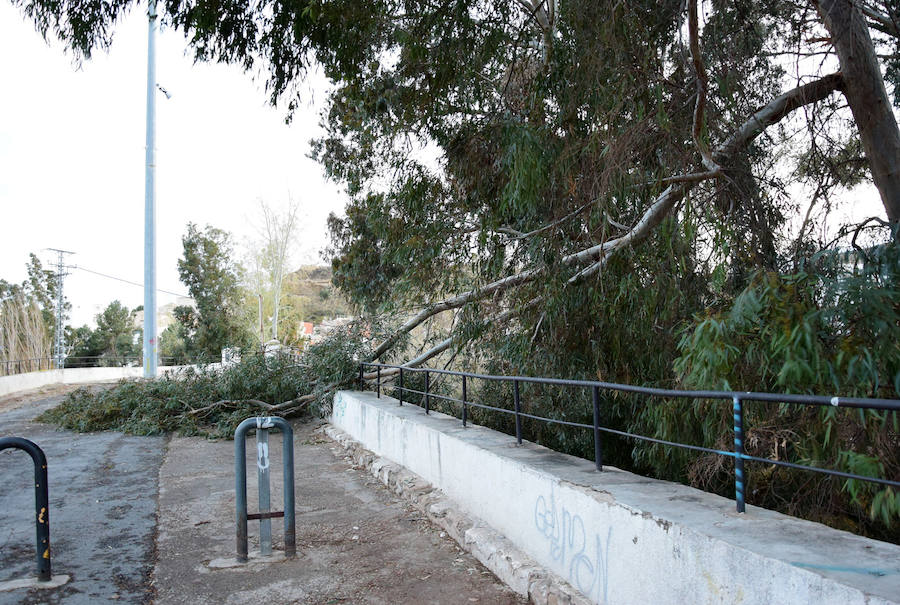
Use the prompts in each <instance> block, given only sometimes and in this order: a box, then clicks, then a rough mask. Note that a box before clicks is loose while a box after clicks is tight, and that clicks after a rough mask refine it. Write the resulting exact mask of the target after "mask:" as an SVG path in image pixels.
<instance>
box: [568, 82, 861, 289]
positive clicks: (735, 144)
mask: <svg viewBox="0 0 900 605" xmlns="http://www.w3.org/2000/svg"><path fill="white" fill-rule="evenodd" d="M842 85H843V79H842V78H841V74H840V72H837V73H833V74H829V75H827V76H825V77H823V78H820V79H819V80H815V81H813V82H810V83H809V84H804V85H803V86H798V87H797V88H794V89H791V90H789V91H788V92H786V93H784V94H782V95H779V96H778V97H776V98H775V99H773V100H772V101H771V102H770V103H768V104H767V105H766V106H765V107H763V108H761V109H759V110H757V111H756V112H755V113H754V114H753V115H752V116H750V118H749V119H748V120H746V121H745V122H744V123H743V124H742V125H741V127H740V128H738V129H737V130H736V131H735V132H734V134H732V135H731V136H730V137H729V138H728V139H726V140H725V141H724V142H723V143H722V144H721V145H719V147H718V148H717V149H716V151H715V152H714V153H713V157H714V158H715V159H716V161H717V162H718V163H719V164H727V163H728V161H729V160H730V159H731V158H733V157H734V156H735V155H737V153H738V152H739V151H741V150H743V149H744V148H746V147H747V145H749V144H750V143H751V142H752V141H753V139H755V138H756V137H757V136H759V135H760V134H761V133H762V132H763V131H764V130H765V129H766V128H768V127H769V126H771V125H772V124H775V123H777V122H778V121H780V120H781V119H782V118H784V117H785V116H786V115H788V114H789V113H791V112H792V111H794V110H795V109H797V108H799V107H802V106H804V105H809V104H811V103H816V102H818V101H821V100H823V99H825V98H826V97H828V95H830V94H831V93H832V92H834V91H836V90H839V89H840V88H841V86H842ZM706 174H709V173H706ZM697 182H700V181H684V182H682V183H679V184H673V185H670V186H669V187H668V188H667V189H666V190H665V191H663V192H662V193H661V194H660V195H659V196H658V197H657V198H656V201H655V202H654V203H653V204H652V205H651V206H650V208H648V209H647V210H646V211H645V212H644V214H643V216H642V217H641V220H640V221H638V223H637V224H636V225H635V226H634V227H633V228H632V229H631V231H629V232H628V233H626V234H625V235H623V236H622V237H619V238H616V239H613V240H609V241H607V242H604V243H602V244H598V245H596V246H593V247H591V248H587V249H585V250H582V251H581V252H579V253H578V254H577V255H576V256H577V257H578V260H579V261H580V260H585V261H587V260H590V259H591V258H594V259H596V260H595V261H594V263H593V264H592V265H590V266H588V267H585V268H584V269H582V270H581V271H579V272H578V273H576V274H575V275H574V276H572V278H570V279H569V283H572V282H575V281H577V280H579V279H582V278H584V277H587V276H589V275H593V274H594V273H596V272H597V271H599V270H600V269H602V268H603V266H604V265H605V264H606V262H607V261H608V260H609V258H610V256H612V255H613V254H614V253H615V252H616V251H618V250H620V249H621V248H623V247H625V246H630V245H633V244H634V243H635V242H637V241H640V240H642V239H644V238H645V237H647V236H648V235H649V233H650V231H651V230H652V229H653V228H654V227H656V226H657V225H658V224H659V223H660V222H662V219H663V218H664V217H665V216H666V214H668V212H669V210H671V208H672V207H673V206H674V205H675V203H676V202H678V201H680V200H681V198H683V197H684V195H685V194H686V193H687V192H688V191H690V190H691V189H692V188H693V186H694V185H695V184H696V183H697ZM564 260H565V259H564Z"/></svg>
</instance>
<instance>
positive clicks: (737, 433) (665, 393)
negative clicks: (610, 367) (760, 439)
mask: <svg viewBox="0 0 900 605" xmlns="http://www.w3.org/2000/svg"><path fill="white" fill-rule="evenodd" d="M365 368H373V369H374V370H375V372H374V373H375V376H374V379H375V389H376V393H377V396H378V397H381V389H382V385H383V382H382V381H383V379H386V378H391V379H392V380H393V379H394V378H396V379H397V384H394V385H393V387H392V388H394V389H395V391H396V393H397V394H398V395H399V397H398V400H399V402H400V405H403V403H404V401H403V394H404V393H414V394H418V395H421V396H422V397H423V398H424V409H425V413H426V414H428V413H429V412H430V410H431V399H432V398H434V399H440V400H444V401H447V402H451V403H458V404H461V405H462V410H461V411H462V413H461V416H462V418H461V419H462V424H463V426H466V424H467V421H468V408H469V407H475V408H480V409H483V410H491V411H495V412H501V413H504V414H510V415H512V416H514V420H515V435H516V441H517V443H519V444H520V445H521V443H522V418H529V419H531V420H536V421H540V422H546V423H549V424H558V425H564V426H571V427H577V428H584V429H591V430H593V439H594V462H595V465H596V468H597V470H598V471H602V470H603V450H602V441H601V438H600V436H601V433H609V434H613V435H619V436H620V437H628V438H632V439H639V440H641V441H648V442H651V443H658V444H660V445H666V446H671V447H678V448H682V449H687V450H693V451H697V452H705V453H710V454H717V455H720V456H726V457H729V458H733V459H734V466H735V469H734V485H735V502H736V506H737V512H739V513H743V512H744V511H745V508H746V504H745V497H744V495H745V493H746V489H747V486H746V480H745V477H744V462H745V461H752V462H762V463H765V464H774V465H778V466H783V467H787V468H793V469H799V470H803V471H811V472H816V473H822V474H826V475H831V476H834V477H841V478H844V479H856V480H860V481H868V482H872V483H878V484H881V485H886V486H891V487H894V488H900V481H892V480H890V479H884V478H881V477H870V476H864V475H857V474H854V473H847V472H844V471H838V470H834V469H827V468H821V467H815V466H809V465H804V464H796V463H793V462H787V461H785V460H776V459H773V458H762V457H759V456H751V455H749V454H747V453H746V452H745V451H744V435H745V433H746V427H745V423H744V412H745V410H746V407H747V402H750V401H757V402H771V403H789V404H799V405H812V406H834V407H842V408H858V409H870V410H884V411H889V412H900V400H896V399H868V398H863V397H824V396H818V395H791V394H783V393H756V392H752V391H687V390H677V389H659V388H653V387H639V386H634V385H628V384H617V383H613V382H602V381H592V380H567V379H561V378H536V377H530V376H493V375H489V374H474V373H471V372H456V371H452V370H439V369H436V368H410V367H403V366H399V365H390V364H380V363H361V364H360V365H359V387H360V390H363V388H364V385H365V381H366V379H367V377H366V375H365V371H364V370H365ZM383 369H385V370H388V371H389V373H390V375H389V376H388V374H386V373H383V372H382V370H383ZM404 373H424V375H425V390H424V391H420V390H416V389H410V388H407V387H404V386H403V375H404ZM432 375H441V376H456V377H460V378H461V379H462V384H461V385H460V386H461V392H462V396H461V398H460V399H457V398H455V397H449V396H447V395H441V394H438V393H435V392H433V391H432V389H431V376H432ZM470 379H477V380H484V381H494V382H506V383H512V385H513V409H511V410H510V409H507V408H500V407H495V406H490V405H485V404H483V403H477V402H473V401H469V400H468V381H469V380H470ZM370 380H371V379H370ZM523 383H528V384H543V385H555V386H565V387H580V388H588V389H590V390H591V401H592V406H593V416H594V421H593V424H585V423H581V422H570V421H567V420H558V419H555V418H546V417H543V416H537V415H534V414H528V413H526V412H523V411H522V406H521V397H520V389H519V387H520V385H521V384H523ZM602 391H614V392H620V393H634V394H640V395H649V396H655V397H666V398H675V399H717V400H725V401H728V400H730V401H731V403H732V408H733V412H734V436H733V437H734V450H733V451H727V450H719V449H715V448H709V447H703V446H699V445H691V444H687V443H678V442H675V441H668V440H666V439H657V438H656V437H650V436H647V435H637V434H635V433H629V432H627V431H620V430H617V429H613V428H609V427H604V426H601V425H600V394H601V392H602Z"/></svg>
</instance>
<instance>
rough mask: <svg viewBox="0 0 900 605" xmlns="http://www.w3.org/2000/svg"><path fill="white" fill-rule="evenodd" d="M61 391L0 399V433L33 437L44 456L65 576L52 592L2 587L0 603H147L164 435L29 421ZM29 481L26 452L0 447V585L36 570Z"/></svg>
mask: <svg viewBox="0 0 900 605" xmlns="http://www.w3.org/2000/svg"><path fill="white" fill-rule="evenodd" d="M59 390H60V389H58V388H57V389H51V392H52V391H57V392H58V391H59ZM62 398H63V396H62V395H51V396H49V397H48V396H47V395H43V396H41V395H38V396H35V397H33V398H31V399H30V400H29V399H28V398H26V399H21V400H18V401H16V400H15V399H14V398H4V400H0V436H4V437H7V436H8V437H13V436H15V437H25V438H26V439H30V440H32V441H34V442H35V443H37V444H38V445H39V446H40V447H41V448H42V449H43V450H44V453H45V454H46V455H47V470H48V473H49V477H48V484H49V489H50V544H51V548H52V553H53V558H52V564H53V572H54V575H56V574H68V575H69V576H70V577H71V580H70V581H69V582H68V583H67V584H65V585H64V586H61V587H59V588H55V589H41V590H30V591H29V590H26V589H19V590H13V591H4V592H0V605H14V604H19V603H23V604H24V603H63V604H65V605H81V604H84V605H89V604H94V603H115V602H118V603H123V602H124V603H146V602H149V599H150V597H151V596H152V593H151V592H150V591H149V578H150V574H151V572H152V570H153V554H154V534H155V531H156V493H157V478H158V476H159V474H158V469H159V466H160V464H161V463H162V458H163V451H164V449H165V439H164V438H162V437H131V436H127V435H122V434H121V433H84V434H78V433H70V432H68V431H57V430H56V429H55V428H54V427H53V426H49V425H45V424H40V423H37V422H34V421H33V418H34V417H35V416H37V415H39V414H40V413H41V412H43V411H44V410H46V409H48V408H50V407H53V406H54V405H56V404H58V403H59V402H60V401H61V400H62ZM10 403H13V404H16V405H20V407H16V408H14V409H10V407H12V406H11V405H10ZM4 410H5V411H4ZM32 480H33V466H32V463H31V458H30V457H29V456H28V454H26V453H25V452H22V451H20V450H12V449H8V450H4V451H2V452H0V481H2V486H3V488H2V489H0V582H2V581H6V580H13V579H20V578H27V577H30V576H32V575H33V574H34V569H35V563H34V548H35V539H34V488H33V484H32Z"/></svg>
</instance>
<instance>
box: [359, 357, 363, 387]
mask: <svg viewBox="0 0 900 605" xmlns="http://www.w3.org/2000/svg"><path fill="white" fill-rule="evenodd" d="M359 390H360V391H362V390H363V364H362V362H360V364H359Z"/></svg>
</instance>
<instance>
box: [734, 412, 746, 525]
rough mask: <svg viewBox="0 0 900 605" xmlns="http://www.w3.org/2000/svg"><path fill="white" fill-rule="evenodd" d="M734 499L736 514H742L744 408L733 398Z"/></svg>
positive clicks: (743, 504)
mask: <svg viewBox="0 0 900 605" xmlns="http://www.w3.org/2000/svg"><path fill="white" fill-rule="evenodd" d="M733 401H734V454H735V457H734V499H735V502H736V504H737V512H739V513H743V512H744V511H745V509H746V505H745V503H744V490H745V487H746V486H745V484H744V458H743V456H744V408H743V406H742V405H741V400H740V398H738V397H734V399H733Z"/></svg>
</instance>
